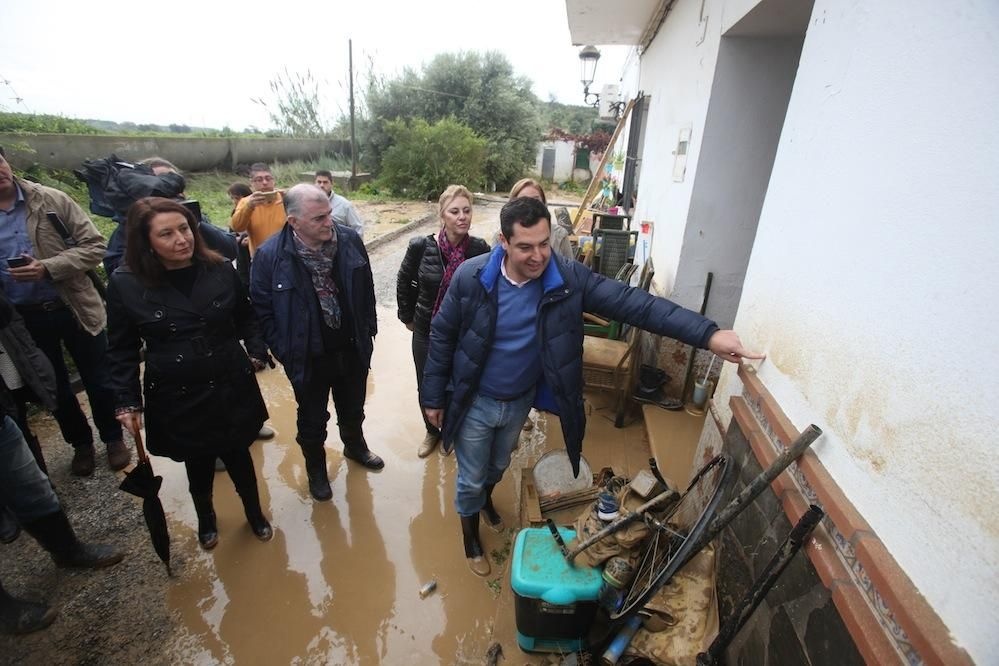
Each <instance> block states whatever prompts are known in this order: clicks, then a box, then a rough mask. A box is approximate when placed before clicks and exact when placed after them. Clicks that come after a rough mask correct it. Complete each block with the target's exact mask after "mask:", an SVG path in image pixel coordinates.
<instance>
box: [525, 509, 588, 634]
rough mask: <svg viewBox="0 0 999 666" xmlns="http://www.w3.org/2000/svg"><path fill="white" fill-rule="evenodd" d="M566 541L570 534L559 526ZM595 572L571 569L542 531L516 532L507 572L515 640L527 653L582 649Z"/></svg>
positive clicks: (540, 529) (556, 545)
mask: <svg viewBox="0 0 999 666" xmlns="http://www.w3.org/2000/svg"><path fill="white" fill-rule="evenodd" d="M559 533H560V534H561V535H562V539H563V540H564V541H566V542H569V541H571V540H572V539H574V538H575V537H576V533H575V532H574V531H573V530H570V529H566V528H561V527H560V528H559ZM602 584H603V580H602V579H601V577H600V570H599V569H595V568H593V567H584V566H571V565H570V564H569V563H568V562H566V560H565V557H563V555H562V551H561V550H559V547H558V544H556V543H555V539H554V538H552V535H551V532H550V531H549V530H548V529H547V528H528V529H524V530H521V531H520V533H518V534H517V539H516V541H515V542H514V546H513V564H512V566H511V568H510V586H511V587H512V588H513V593H514V611H515V613H516V618H517V642H518V643H519V645H520V647H521V648H522V649H524V650H527V651H530V652H567V651H568V652H571V651H574V650H578V649H580V648H582V647H584V646H585V643H586V636H587V634H588V633H589V630H590V625H591V624H592V622H593V617H594V615H595V614H596V611H597V595H598V594H599V593H600V587H601V585H602Z"/></svg>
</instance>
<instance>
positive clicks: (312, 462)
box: [299, 442, 333, 502]
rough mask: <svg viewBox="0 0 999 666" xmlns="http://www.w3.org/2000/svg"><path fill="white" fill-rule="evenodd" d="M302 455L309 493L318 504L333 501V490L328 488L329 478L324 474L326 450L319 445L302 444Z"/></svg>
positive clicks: (300, 443)
mask: <svg viewBox="0 0 999 666" xmlns="http://www.w3.org/2000/svg"><path fill="white" fill-rule="evenodd" d="M299 445H301V447H302V455H303V456H304V457H305V473H306V474H307V475H308V477H309V492H310V493H311V494H312V497H313V498H314V499H315V500H316V501H318V502H328V501H329V500H331V499H333V489H332V488H330V477H329V475H328V474H327V473H326V448H325V447H324V446H323V445H322V443H319V444H304V443H302V442H299Z"/></svg>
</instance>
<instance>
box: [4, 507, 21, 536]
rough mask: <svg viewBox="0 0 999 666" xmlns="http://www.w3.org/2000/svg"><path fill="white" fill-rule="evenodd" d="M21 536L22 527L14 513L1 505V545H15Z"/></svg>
mask: <svg viewBox="0 0 999 666" xmlns="http://www.w3.org/2000/svg"><path fill="white" fill-rule="evenodd" d="M19 536H21V525H20V524H18V522H17V517H16V516H15V515H14V512H13V511H11V510H10V509H8V508H7V507H6V506H3V505H2V504H0V543H14V542H15V541H17V537H19Z"/></svg>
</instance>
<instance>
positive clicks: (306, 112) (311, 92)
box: [251, 67, 331, 137]
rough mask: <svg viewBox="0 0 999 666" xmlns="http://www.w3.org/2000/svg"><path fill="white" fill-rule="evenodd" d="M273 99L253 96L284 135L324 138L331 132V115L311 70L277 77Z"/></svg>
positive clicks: (253, 99)
mask: <svg viewBox="0 0 999 666" xmlns="http://www.w3.org/2000/svg"><path fill="white" fill-rule="evenodd" d="M269 87H270V90H271V95H272V96H273V99H272V100H270V101H267V100H265V99H263V98H262V97H256V98H251V100H252V101H253V102H254V103H255V104H259V105H260V106H262V107H264V109H266V110H267V115H268V116H270V119H271V122H272V123H274V125H275V126H276V127H277V129H278V130H279V131H280V132H281V133H282V134H289V135H291V136H300V137H322V136H326V135H327V134H329V129H330V126H331V123H330V120H329V116H327V115H326V112H325V111H324V109H323V108H322V102H321V100H320V96H319V82H318V81H316V79H315V78H314V77H313V76H312V72H311V71H310V70H305V73H304V74H302V73H300V72H295V73H294V74H292V73H291V72H289V71H288V68H287V67H285V69H284V73H283V74H279V75H277V76H275V77H274V78H273V79H271V81H270V84H269Z"/></svg>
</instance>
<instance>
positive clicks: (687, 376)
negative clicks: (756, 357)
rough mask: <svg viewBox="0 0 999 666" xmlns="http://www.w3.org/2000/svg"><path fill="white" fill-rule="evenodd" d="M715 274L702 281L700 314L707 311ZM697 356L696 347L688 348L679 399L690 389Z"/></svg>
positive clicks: (685, 395)
mask: <svg viewBox="0 0 999 666" xmlns="http://www.w3.org/2000/svg"><path fill="white" fill-rule="evenodd" d="M714 279H715V274H714V273H711V272H708V279H707V280H706V281H705V282H704V296H703V297H702V298H701V309H700V310H698V312H700V313H701V316H704V313H705V312H707V311H708V297H709V296H711V283H712V282H714ZM696 357H697V347H691V348H690V357H689V358H688V359H687V369H686V371H684V373H683V390H682V391H680V400H683V401H686V400H687V393H688V392H689V391H690V380H691V379H692V378H693V373H694V359H695V358H696Z"/></svg>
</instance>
